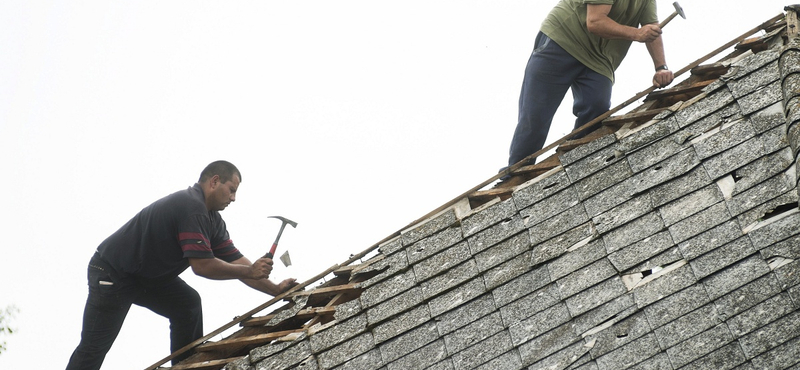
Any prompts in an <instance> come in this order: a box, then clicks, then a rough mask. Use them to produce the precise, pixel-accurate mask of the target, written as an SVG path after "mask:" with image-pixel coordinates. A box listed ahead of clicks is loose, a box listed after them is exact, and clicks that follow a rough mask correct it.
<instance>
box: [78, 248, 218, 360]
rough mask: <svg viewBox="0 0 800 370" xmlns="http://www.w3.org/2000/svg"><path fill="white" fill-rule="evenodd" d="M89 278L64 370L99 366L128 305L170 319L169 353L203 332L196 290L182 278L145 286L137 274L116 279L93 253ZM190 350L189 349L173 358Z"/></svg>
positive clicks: (183, 357) (119, 326)
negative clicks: (75, 342)
mask: <svg viewBox="0 0 800 370" xmlns="http://www.w3.org/2000/svg"><path fill="white" fill-rule="evenodd" d="M88 279H89V298H87V299H86V308H85V309H84V311H83V331H82V332H81V342H80V344H78V347H77V348H76V349H75V351H74V352H73V353H72V357H71V358H70V360H69V364H68V365H67V370H79V369H80V370H84V369H86V370H88V369H92V370H96V369H100V365H102V364H103V360H104V359H105V357H106V353H108V350H109V349H111V345H112V344H113V343H114V340H115V339H116V338H117V334H119V330H120V328H122V323H123V321H125V316H126V315H127V314H128V310H130V308H131V305H132V304H135V305H138V306H142V307H146V308H148V309H150V310H151V311H153V312H155V313H157V314H159V315H161V316H164V317H166V318H168V319H169V323H170V325H169V328H170V342H171V343H170V347H171V348H170V349H171V353H172V352H175V351H177V350H179V349H181V348H183V347H184V346H186V345H187V344H189V343H191V342H194V341H195V340H197V339H198V338H200V337H202V336H203V309H202V305H201V302H200V295H199V294H197V291H195V290H194V289H192V287H190V286H189V285H188V284H186V282H184V281H183V280H182V279H181V278H178V277H176V278H175V279H172V280H170V281H168V282H166V283H163V284H159V285H158V286H156V287H150V286H147V287H145V286H144V285H142V284H140V283H139V282H138V281H136V280H135V279H132V278H124V279H123V278H119V277H118V276H117V274H116V273H115V272H114V271H113V270H111V269H110V267H109V266H108V265H106V264H104V263H103V262H102V261H101V260H98V259H97V257H93V258H92V261H91V262H90V263H89V271H88ZM190 354H191V353H189V352H187V353H185V354H183V355H182V356H179V357H178V358H175V359H173V360H172V363H173V364H176V363H177V362H179V361H180V360H183V359H185V358H186V357H188V356H189V355H190Z"/></svg>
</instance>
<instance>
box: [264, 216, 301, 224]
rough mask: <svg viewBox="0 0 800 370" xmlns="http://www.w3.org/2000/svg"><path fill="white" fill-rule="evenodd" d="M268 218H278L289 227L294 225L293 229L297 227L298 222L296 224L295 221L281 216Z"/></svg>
mask: <svg viewBox="0 0 800 370" xmlns="http://www.w3.org/2000/svg"><path fill="white" fill-rule="evenodd" d="M267 217H268V218H277V219H279V220H281V222H283V223H284V224H289V225H292V227H297V222H294V221H292V220H290V219H288V218H286V217H281V216H267Z"/></svg>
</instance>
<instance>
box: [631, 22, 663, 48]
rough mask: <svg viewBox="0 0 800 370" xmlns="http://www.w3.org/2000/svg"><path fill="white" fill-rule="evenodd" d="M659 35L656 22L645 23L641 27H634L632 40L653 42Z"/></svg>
mask: <svg viewBox="0 0 800 370" xmlns="http://www.w3.org/2000/svg"><path fill="white" fill-rule="evenodd" d="M659 36H661V28H660V27H658V25H657V24H655V23H652V24H645V25H643V26H642V27H641V28H638V29H636V33H635V36H634V41H638V42H643V43H648V42H653V41H654V40H655V39H657V38H658V37H659Z"/></svg>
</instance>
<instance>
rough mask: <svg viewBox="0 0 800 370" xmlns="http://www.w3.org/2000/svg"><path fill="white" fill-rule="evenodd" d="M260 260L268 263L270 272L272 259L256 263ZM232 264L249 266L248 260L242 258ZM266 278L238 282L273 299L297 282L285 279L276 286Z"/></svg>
mask: <svg viewBox="0 0 800 370" xmlns="http://www.w3.org/2000/svg"><path fill="white" fill-rule="evenodd" d="M261 260H265V261H269V262H268V263H269V268H270V270H272V259H270V258H259V259H257V260H256V263H258V261H261ZM232 263H234V264H238V265H244V266H248V265H250V260H248V259H247V258H246V257H242V258H239V259H238V260H236V261H233V262H232ZM267 277H269V276H266V277H264V278H261V279H239V280H240V281H241V282H243V283H245V284H246V285H247V286H249V287H251V288H253V289H255V290H258V291H260V292H264V293H267V294H269V295H271V296H273V297H274V296H277V295H278V294H281V293H283V292H285V291H287V290H289V289H290V288H292V287H293V286H295V285H297V281H296V280H295V279H286V280H283V281H281V282H280V283H278V284H275V283H273V282H272V281H271V280H269V279H267Z"/></svg>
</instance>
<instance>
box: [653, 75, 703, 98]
mask: <svg viewBox="0 0 800 370" xmlns="http://www.w3.org/2000/svg"><path fill="white" fill-rule="evenodd" d="M714 81H716V79H709V80H703V81H698V82H695V83H693V84H689V85H686V86H675V87H673V88H670V89H666V90H660V91H653V92H652V93H650V95H648V96H647V97H646V98H645V99H644V100H645V101H652V100H657V99H663V98H666V97H669V96H676V95H683V94H686V95H690V96H692V97H693V96H695V95H697V94H699V93H701V92H702V91H703V89H704V88H705V87H706V86H708V85H711V84H712V83H714Z"/></svg>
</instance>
